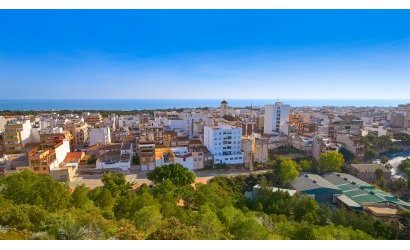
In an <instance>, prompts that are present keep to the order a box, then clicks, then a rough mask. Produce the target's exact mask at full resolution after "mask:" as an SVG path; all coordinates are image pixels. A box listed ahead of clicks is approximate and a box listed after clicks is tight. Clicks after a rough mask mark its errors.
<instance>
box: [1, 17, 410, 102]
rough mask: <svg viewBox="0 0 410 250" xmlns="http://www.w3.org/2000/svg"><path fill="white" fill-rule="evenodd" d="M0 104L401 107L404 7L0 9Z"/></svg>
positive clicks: (408, 72) (408, 41) (408, 57)
mask: <svg viewBox="0 0 410 250" xmlns="http://www.w3.org/2000/svg"><path fill="white" fill-rule="evenodd" d="M0 38H1V39H0V98H1V99H43V98H67V99H70V98H93V99H94V98H97V99H98V98H128V99H129V98H174V99H175V98H186V99H192V98H218V99H219V98H229V99H267V98H275V99H276V98H277V97H279V98H282V99H408V98H409V93H410V11H408V10H0Z"/></svg>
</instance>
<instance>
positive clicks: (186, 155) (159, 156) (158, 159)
mask: <svg viewBox="0 0 410 250" xmlns="http://www.w3.org/2000/svg"><path fill="white" fill-rule="evenodd" d="M176 163H178V164H181V165H182V166H184V167H186V168H187V169H189V170H191V171H193V169H194V160H193V156H192V153H191V152H189V151H188V148H186V147H176V148H156V149H155V167H159V166H163V165H169V164H176Z"/></svg>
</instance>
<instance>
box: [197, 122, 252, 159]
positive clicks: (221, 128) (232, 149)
mask: <svg viewBox="0 0 410 250" xmlns="http://www.w3.org/2000/svg"><path fill="white" fill-rule="evenodd" d="M204 145H205V146H206V147H207V148H208V150H209V151H210V152H211V153H212V154H213V155H214V163H215V164H220V163H226V164H242V163H243V160H244V155H243V152H242V151H241V145H242V129H241V128H237V127H233V126H230V125H225V124H220V125H218V126H205V127H204Z"/></svg>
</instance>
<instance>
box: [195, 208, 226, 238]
mask: <svg viewBox="0 0 410 250" xmlns="http://www.w3.org/2000/svg"><path fill="white" fill-rule="evenodd" d="M196 224H197V227H198V229H199V231H200V233H201V239H207V240H219V239H221V238H222V231H223V230H224V227H223V225H222V223H221V221H220V220H219V219H218V216H217V215H216V213H215V212H214V211H212V209H211V208H210V207H209V206H207V205H205V206H201V207H200V209H199V214H198V217H197V223H196Z"/></svg>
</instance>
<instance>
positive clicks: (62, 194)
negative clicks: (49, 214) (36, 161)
mask: <svg viewBox="0 0 410 250" xmlns="http://www.w3.org/2000/svg"><path fill="white" fill-rule="evenodd" d="M0 185H1V186H2V188H1V189H2V190H1V193H2V194H3V195H4V197H5V198H7V199H10V200H12V201H13V202H14V203H16V204H32V205H38V206H41V207H43V208H44V209H46V210H50V211H56V210H59V209H64V208H66V207H67V206H68V205H69V204H70V190H69V188H68V186H67V185H65V184H62V183H59V182H57V181H55V180H53V179H52V178H51V176H50V175H43V174H34V173H32V172H29V171H23V172H20V173H15V174H12V175H9V176H6V177H4V178H2V179H0Z"/></svg>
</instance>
